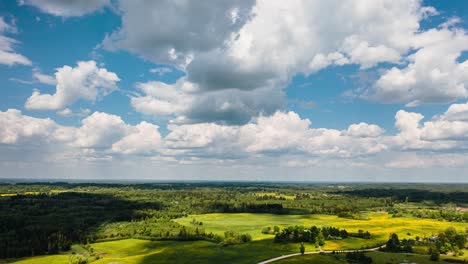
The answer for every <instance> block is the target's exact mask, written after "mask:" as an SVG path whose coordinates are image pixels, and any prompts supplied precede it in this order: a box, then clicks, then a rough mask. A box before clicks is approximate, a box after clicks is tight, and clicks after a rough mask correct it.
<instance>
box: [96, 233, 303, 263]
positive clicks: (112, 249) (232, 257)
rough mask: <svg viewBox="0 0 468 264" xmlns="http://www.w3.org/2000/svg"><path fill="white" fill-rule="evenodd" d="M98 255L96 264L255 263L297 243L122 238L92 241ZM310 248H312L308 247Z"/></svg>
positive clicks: (296, 249) (292, 248)
mask: <svg viewBox="0 0 468 264" xmlns="http://www.w3.org/2000/svg"><path fill="white" fill-rule="evenodd" d="M92 246H93V248H94V250H95V252H96V253H98V254H99V255H100V256H101V259H99V260H97V261H96V262H93V263H96V264H109V263H143V264H146V263H255V262H259V261H261V260H264V259H269V258H273V257H277V256H279V255H283V254H288V253H291V252H299V245H298V244H276V243H273V242H272V241H271V240H262V241H253V242H251V243H248V244H243V245H234V246H227V247H223V246H220V245H218V244H216V243H212V242H207V241H187V242H181V241H145V240H137V239H126V240H120V241H112V242H102V243H95V244H92ZM311 249H312V248H311Z"/></svg>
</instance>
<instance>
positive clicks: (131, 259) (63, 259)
mask: <svg viewBox="0 0 468 264" xmlns="http://www.w3.org/2000/svg"><path fill="white" fill-rule="evenodd" d="M368 216H369V219H368V220H352V219H346V218H339V217H337V216H330V215H274V214H248V213H238V214H202V215H189V216H188V217H184V218H178V219H175V220H174V221H176V222H178V223H180V224H183V225H186V226H191V225H193V224H192V223H191V222H192V220H193V219H196V221H198V222H202V223H203V224H202V225H201V227H202V228H203V229H205V231H206V232H213V233H216V234H220V235H223V233H224V232H225V231H227V230H232V231H235V232H238V233H248V234H250V235H251V236H252V238H253V241H252V242H249V243H245V244H240V245H232V246H224V247H223V246H221V245H219V244H217V243H212V242H208V241H148V240H139V239H125V240H117V241H110V242H100V243H94V244H91V246H92V248H93V250H94V252H95V253H96V254H97V255H98V256H99V259H98V260H96V261H94V262H93V263H96V264H110V263H113V264H117V263H122V264H124V263H142V264H145V263H158V262H159V263H206V262H210V263H217V262H219V263H255V262H259V261H261V260H265V259H269V258H273V257H277V256H280V255H284V254H289V253H296V252H298V248H299V246H298V244H295V243H290V244H281V243H274V242H273V235H267V234H262V233H261V230H262V228H263V227H266V226H271V227H272V226H275V225H277V226H280V227H287V226H294V225H304V226H312V225H315V226H318V227H321V226H334V227H338V228H345V229H346V230H348V232H357V231H358V230H359V229H362V230H367V231H369V232H371V234H372V239H368V240H367V239H360V238H348V239H344V240H334V241H329V240H327V241H326V244H325V246H324V247H322V249H325V250H339V249H359V248H364V247H365V248H367V247H373V246H376V245H381V244H383V243H385V241H386V240H387V239H388V236H389V234H391V233H397V234H398V235H399V236H400V238H409V237H413V238H414V237H415V236H420V237H424V236H426V237H427V236H431V235H433V234H437V233H438V232H439V231H442V230H444V229H446V228H447V227H450V226H452V227H455V228H456V229H457V230H459V231H462V232H464V230H465V228H466V223H456V222H446V221H437V220H430V219H416V218H406V217H402V218H392V217H391V216H390V215H388V214H386V213H370V214H369V215H368ZM75 250H76V248H75ZM314 250H318V249H316V248H315V246H313V245H308V244H306V251H314ZM369 254H374V255H375V257H376V258H380V259H382V258H383V257H382V255H379V254H386V253H380V252H375V253H369ZM396 256H403V255H402V254H396ZM413 258H414V259H416V260H417V259H418V258H421V259H422V258H424V260H427V256H414V257H410V258H409V259H413ZM304 260H307V261H309V262H310V261H316V262H317V261H320V262H319V263H339V262H340V261H339V260H337V259H336V258H334V257H332V256H322V255H314V256H312V255H311V256H300V257H296V258H291V259H287V260H283V261H281V262H278V263H301V262H302V261H304ZM397 260H398V261H399V260H400V257H398V258H395V261H397ZM337 261H338V262H337ZM14 263H17V264H29V263H39V264H40V263H47V264H53V263H57V264H61V263H64V264H67V263H69V262H68V255H67V254H62V255H53V256H40V257H34V258H27V259H24V260H20V261H16V262H14ZM341 263H343V262H341ZM385 263H387V262H385ZM388 263H393V262H388ZM395 263H396V262H395ZM420 263H421V262H420Z"/></svg>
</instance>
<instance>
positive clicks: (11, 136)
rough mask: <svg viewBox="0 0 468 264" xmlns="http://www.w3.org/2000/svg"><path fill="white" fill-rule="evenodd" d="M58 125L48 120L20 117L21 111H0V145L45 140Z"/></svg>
mask: <svg viewBox="0 0 468 264" xmlns="http://www.w3.org/2000/svg"><path fill="white" fill-rule="evenodd" d="M57 127H58V125H57V124H56V123H55V122H54V121H52V120H51V119H50V118H46V119H41V118H34V117H30V116H25V115H22V113H21V111H19V110H16V109H8V110H7V111H5V112H1V111H0V143H3V144H16V143H18V142H21V141H25V140H28V139H31V140H33V139H38V138H40V139H45V138H47V137H49V136H50V135H51V134H52V133H53V132H54V131H55V129H57Z"/></svg>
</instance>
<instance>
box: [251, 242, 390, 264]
mask: <svg viewBox="0 0 468 264" xmlns="http://www.w3.org/2000/svg"><path fill="white" fill-rule="evenodd" d="M384 247H385V244H383V245H381V246H378V247H375V248H366V249H348V250H322V248H320V247H319V249H320V250H319V251H308V252H304V255H311V254H320V253H322V254H330V253H333V251H335V253H348V252H369V251H377V250H379V249H380V248H384ZM300 255H301V253H293V254H289V255H283V256H279V257H276V258H271V259H267V260H264V261H262V262H259V263H258V264H266V263H271V262H274V261H277V260H280V259H285V258H290V257H295V256H300Z"/></svg>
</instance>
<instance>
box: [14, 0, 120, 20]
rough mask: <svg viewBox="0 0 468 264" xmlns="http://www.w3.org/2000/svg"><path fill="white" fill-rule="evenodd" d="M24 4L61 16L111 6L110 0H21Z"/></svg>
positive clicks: (91, 11)
mask: <svg viewBox="0 0 468 264" xmlns="http://www.w3.org/2000/svg"><path fill="white" fill-rule="evenodd" d="M19 3H20V4H22V5H30V6H34V7H37V8H39V9H40V10H41V11H42V12H44V13H47V14H51V15H54V16H61V17H73V16H82V15H85V14H89V13H93V12H95V11H97V10H99V9H102V8H103V7H104V6H109V5H110V4H111V3H110V0H86V1H62V0H20V1H19Z"/></svg>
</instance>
